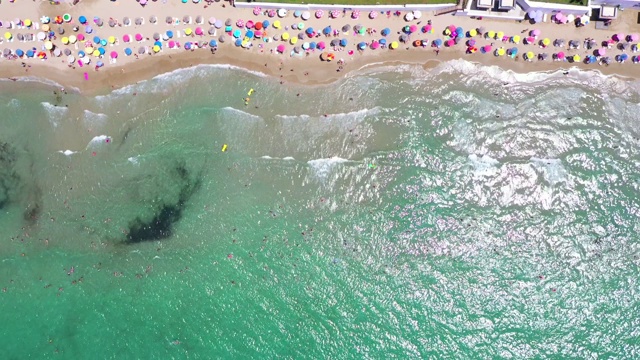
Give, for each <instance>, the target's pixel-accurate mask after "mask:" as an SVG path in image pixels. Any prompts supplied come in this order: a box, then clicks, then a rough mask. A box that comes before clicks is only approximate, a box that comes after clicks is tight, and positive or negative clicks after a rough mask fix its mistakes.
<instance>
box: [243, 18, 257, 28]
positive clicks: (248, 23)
mask: <svg viewBox="0 0 640 360" xmlns="http://www.w3.org/2000/svg"><path fill="white" fill-rule="evenodd" d="M244 26H246V27H247V29H253V27H254V26H255V23H254V22H253V20H249V21H247V23H246V24H244Z"/></svg>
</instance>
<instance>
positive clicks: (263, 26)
mask: <svg viewBox="0 0 640 360" xmlns="http://www.w3.org/2000/svg"><path fill="white" fill-rule="evenodd" d="M269 25H271V23H270V22H269V20H265V21H263V22H262V28H264V29H266V28H268V27H269Z"/></svg>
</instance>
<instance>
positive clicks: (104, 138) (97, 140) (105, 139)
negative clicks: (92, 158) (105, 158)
mask: <svg viewBox="0 0 640 360" xmlns="http://www.w3.org/2000/svg"><path fill="white" fill-rule="evenodd" d="M110 143H111V136H108V135H98V136H95V137H94V138H93V139H91V141H89V144H87V148H94V147H97V146H101V145H104V144H110Z"/></svg>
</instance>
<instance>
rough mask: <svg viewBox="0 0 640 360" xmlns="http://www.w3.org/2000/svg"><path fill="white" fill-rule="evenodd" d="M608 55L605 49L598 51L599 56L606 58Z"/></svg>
mask: <svg viewBox="0 0 640 360" xmlns="http://www.w3.org/2000/svg"><path fill="white" fill-rule="evenodd" d="M606 53H607V49H605V48H600V49H598V56H605V54H606Z"/></svg>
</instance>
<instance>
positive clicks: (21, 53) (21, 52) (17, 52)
mask: <svg viewBox="0 0 640 360" xmlns="http://www.w3.org/2000/svg"><path fill="white" fill-rule="evenodd" d="M16 55H18V56H20V57H22V56H23V55H24V51H22V50H21V49H18V50H16Z"/></svg>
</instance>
